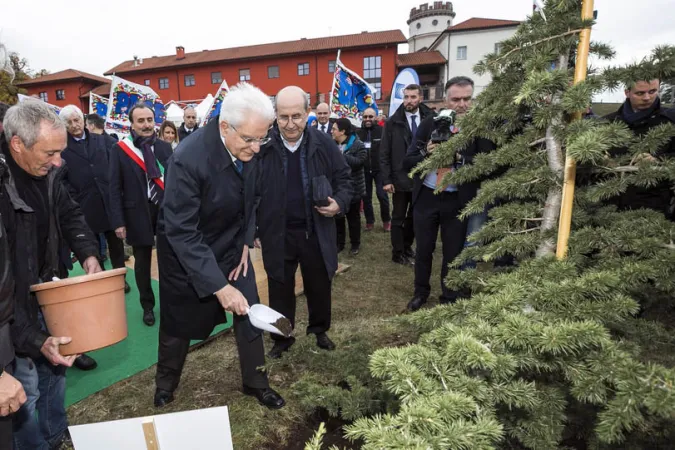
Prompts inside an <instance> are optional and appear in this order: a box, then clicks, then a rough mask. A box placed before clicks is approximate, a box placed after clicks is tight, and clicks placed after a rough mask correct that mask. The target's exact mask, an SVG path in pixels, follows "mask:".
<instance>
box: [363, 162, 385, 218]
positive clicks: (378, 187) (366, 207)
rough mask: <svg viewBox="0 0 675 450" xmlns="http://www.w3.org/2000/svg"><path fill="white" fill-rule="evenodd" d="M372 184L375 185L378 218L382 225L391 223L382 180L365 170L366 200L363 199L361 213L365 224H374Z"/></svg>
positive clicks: (377, 175)
mask: <svg viewBox="0 0 675 450" xmlns="http://www.w3.org/2000/svg"><path fill="white" fill-rule="evenodd" d="M373 184H375V194H376V195H377V200H378V201H379V202H380V218H381V219H382V223H386V222H391V211H390V209H389V195H388V194H387V193H386V192H384V186H383V185H382V178H381V177H380V175H379V174H377V173H376V174H373V173H372V172H370V171H368V170H366V198H364V199H363V213H364V215H365V216H366V223H367V224H374V223H375V211H374V210H373Z"/></svg>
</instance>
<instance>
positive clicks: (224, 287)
mask: <svg viewBox="0 0 675 450" xmlns="http://www.w3.org/2000/svg"><path fill="white" fill-rule="evenodd" d="M305 119H306V117H305ZM273 120H274V107H273V106H272V102H271V101H270V99H269V97H268V96H267V95H265V94H264V93H263V92H262V91H260V90H259V89H258V88H256V87H254V86H253V85H250V84H247V83H242V84H238V85H237V86H235V87H234V88H233V89H232V90H230V92H229V94H228V95H227V97H225V99H224V100H223V103H222V106H221V110H220V117H219V120H217V121H216V120H213V121H211V122H209V123H208V125H206V126H205V127H203V128H202V129H200V130H198V131H197V132H196V133H195V134H194V135H193V136H192V137H191V138H190V139H188V140H187V141H186V142H183V143H181V145H180V146H179V147H178V149H177V150H176V153H174V155H173V156H172V158H171V160H170V162H169V168H168V170H167V178H166V191H165V196H164V202H163V204H162V208H161V211H160V216H159V223H158V227H157V228H158V231H157V257H158V263H159V298H160V302H161V320H160V327H159V330H160V331H159V352H158V353H159V358H158V362H157V375H156V378H155V383H156V385H157V390H156V391H155V399H154V403H155V406H157V407H161V406H164V405H166V404H167V403H170V402H171V401H173V399H174V397H173V392H174V391H175V389H176V388H177V387H178V382H179V381H180V377H181V373H182V371H183V365H184V364H185V357H186V356H187V352H188V348H189V346H190V340H191V339H206V338H207V337H208V336H209V335H210V334H211V332H212V331H213V329H214V327H215V326H216V325H218V324H220V323H223V322H226V321H227V316H226V315H225V312H230V313H232V315H233V326H234V335H235V340H236V342H237V350H238V352H239V362H240V366H241V374H242V383H243V392H244V394H246V395H251V396H253V397H255V398H257V399H258V401H259V402H260V403H261V404H262V405H264V406H266V407H268V408H271V409H278V408H281V407H282V406H284V403H285V402H284V399H283V398H281V396H280V395H279V394H278V393H276V392H275V391H274V390H272V389H271V388H270V386H269V382H268V380H267V375H266V374H265V372H264V371H263V370H260V367H262V366H264V365H265V350H264V346H263V338H262V332H261V331H260V330H258V329H256V328H253V326H252V325H251V322H250V321H249V319H248V316H247V314H248V308H249V305H253V304H255V303H258V290H257V287H256V281H255V273H254V271H253V266H252V264H251V262H250V259H249V256H248V249H249V247H250V246H252V245H253V239H254V237H255V224H256V216H255V207H256V203H257V194H256V180H257V179H258V177H259V169H260V166H259V165H258V162H259V161H258V158H256V157H255V156H256V154H257V153H258V152H260V147H261V145H263V144H265V143H266V142H267V141H269V138H268V137H267V133H268V129H269V127H270V125H271V124H272V121H273Z"/></svg>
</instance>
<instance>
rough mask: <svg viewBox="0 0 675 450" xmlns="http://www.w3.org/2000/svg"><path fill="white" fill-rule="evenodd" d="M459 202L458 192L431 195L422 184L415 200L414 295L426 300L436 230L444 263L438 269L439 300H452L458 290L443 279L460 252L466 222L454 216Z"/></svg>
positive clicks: (456, 213) (456, 214)
mask: <svg viewBox="0 0 675 450" xmlns="http://www.w3.org/2000/svg"><path fill="white" fill-rule="evenodd" d="M461 209H462V205H461V203H460V201H459V193H457V192H442V193H440V194H434V191H433V190H432V189H431V188H428V187H426V186H422V188H421V191H420V193H419V197H418V198H417V201H416V202H415V208H414V215H415V235H416V236H417V252H416V255H415V297H421V298H424V299H427V298H428V297H429V294H430V293H431V285H430V279H431V266H432V262H433V258H434V250H435V249H436V239H437V238H438V230H439V228H440V230H441V242H442V244H443V262H442V264H443V266H442V268H441V288H442V294H441V303H447V302H453V301H455V300H456V299H457V296H458V293H457V292H455V291H451V290H450V289H448V288H447V287H445V284H444V283H443V280H444V279H445V277H446V275H447V274H448V264H449V263H451V262H452V261H453V260H454V259H455V258H456V257H457V255H459V253H460V252H461V251H462V247H463V245H464V235H465V232H466V231H465V229H466V225H465V224H464V223H463V222H462V221H461V220H459V219H458V218H457V216H458V215H459V213H460V211H461Z"/></svg>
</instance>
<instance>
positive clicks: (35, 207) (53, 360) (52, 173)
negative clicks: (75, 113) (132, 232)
mask: <svg viewBox="0 0 675 450" xmlns="http://www.w3.org/2000/svg"><path fill="white" fill-rule="evenodd" d="M3 127H4V134H3V139H0V145H1V146H2V154H1V155H0V156H2V157H3V158H4V159H5V160H6V162H7V166H8V168H9V174H10V179H9V181H8V185H9V186H10V189H9V190H8V192H9V194H10V195H7V196H3V197H2V198H0V211H1V213H2V217H3V219H4V222H5V223H4V225H5V230H6V232H7V235H8V239H9V241H10V242H12V243H13V247H12V249H11V253H12V269H13V270H14V277H15V282H16V284H15V291H14V292H15V311H14V321H13V323H12V325H11V335H12V342H13V345H14V350H15V352H16V360H15V363H14V377H16V379H17V380H19V381H20V382H21V384H22V385H23V388H24V389H25V391H26V396H27V401H26V403H25V404H24V405H23V406H22V407H21V408H20V409H19V411H18V412H16V413H15V414H14V417H13V434H14V447H15V448H18V449H22V448H26V449H31V450H33V449H35V450H49V449H52V448H58V446H59V445H61V443H62V442H64V441H65V440H67V439H68V421H67V418H66V411H65V405H64V400H65V387H66V386H65V384H66V383H65V381H66V380H65V373H66V368H67V367H70V366H72V365H73V361H74V360H75V358H76V356H77V355H72V356H67V357H64V356H62V355H61V353H60V351H59V347H60V346H61V345H64V344H67V343H69V342H70V341H71V339H70V337H65V336H61V337H57V336H50V335H49V333H48V331H47V328H46V326H45V323H44V319H43V318H42V314H41V312H40V308H39V305H38V302H37V299H36V298H35V296H34V295H32V294H31V293H30V286H31V285H34V284H39V283H41V282H44V281H51V280H52V278H53V277H55V276H58V275H59V261H60V260H59V249H60V248H61V246H62V244H63V241H64V240H65V242H66V243H67V244H68V246H69V247H70V248H71V249H72V250H73V251H74V252H75V254H76V255H77V257H78V259H79V260H80V261H81V263H82V267H83V268H84V270H85V271H86V272H87V273H88V274H91V273H95V272H100V271H101V266H100V265H99V262H98V257H97V256H98V242H97V240H96V237H95V236H94V234H93V233H92V232H91V230H90V229H89V227H88V226H87V223H86V222H85V219H84V216H83V215H82V212H81V211H80V209H79V206H78V205H77V203H75V202H74V201H73V200H72V198H71V197H70V195H69V194H68V191H67V190H66V188H65V187H64V186H63V183H61V177H62V175H63V165H64V162H63V161H62V160H61V152H62V151H63V149H64V148H65V147H66V128H65V126H64V124H63V122H62V121H61V120H60V119H59V117H58V116H57V115H56V114H55V113H54V112H53V111H52V110H51V109H50V108H49V106H47V105H46V104H45V103H44V102H41V101H37V100H35V101H26V102H22V103H19V104H18V105H15V106H13V107H11V108H10V109H9V110H8V111H7V114H6V116H5V119H4V122H3ZM36 412H37V415H36Z"/></svg>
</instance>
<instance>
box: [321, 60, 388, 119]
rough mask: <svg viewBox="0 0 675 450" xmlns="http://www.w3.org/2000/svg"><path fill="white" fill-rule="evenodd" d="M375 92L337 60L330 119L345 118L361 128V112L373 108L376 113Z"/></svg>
mask: <svg viewBox="0 0 675 450" xmlns="http://www.w3.org/2000/svg"><path fill="white" fill-rule="evenodd" d="M376 92H377V90H376V89H374V88H373V87H372V86H371V85H370V84H368V83H367V82H366V81H365V80H364V79H363V78H361V77H360V76H358V75H357V74H356V73H354V72H352V71H351V70H349V69H348V68H347V67H345V66H344V65H343V64H342V62H341V61H340V59H339V58H338V59H337V61H336V62H335V76H334V78H333V90H332V92H331V99H330V109H331V117H337V118H342V117H346V118H348V119H350V120H351V121H352V123H355V124H356V125H357V126H361V120H362V117H363V111H365V110H366V109H367V108H373V109H374V110H375V113H376V114H377V113H378V109H377V104H376V103H375V93H376Z"/></svg>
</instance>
